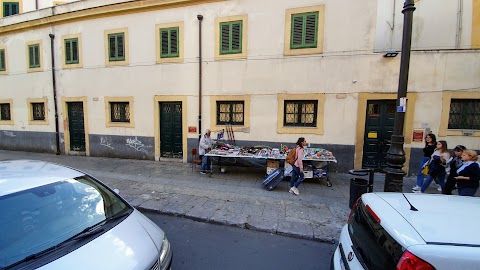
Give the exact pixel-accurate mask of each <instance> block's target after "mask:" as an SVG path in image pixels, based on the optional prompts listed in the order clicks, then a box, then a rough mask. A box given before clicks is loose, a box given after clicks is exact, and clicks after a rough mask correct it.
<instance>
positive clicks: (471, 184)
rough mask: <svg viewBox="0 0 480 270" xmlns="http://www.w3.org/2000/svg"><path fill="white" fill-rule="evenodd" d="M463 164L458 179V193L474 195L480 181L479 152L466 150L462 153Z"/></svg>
mask: <svg viewBox="0 0 480 270" xmlns="http://www.w3.org/2000/svg"><path fill="white" fill-rule="evenodd" d="M462 160H463V165H462V166H461V167H460V168H458V170H457V174H458V176H457V177H455V179H457V187H458V195H460V196H474V195H475V192H477V190H478V186H479V181H480V166H479V165H478V163H477V161H478V154H477V151H475V150H465V151H463V154H462Z"/></svg>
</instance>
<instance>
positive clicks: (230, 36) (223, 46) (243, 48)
mask: <svg viewBox="0 0 480 270" xmlns="http://www.w3.org/2000/svg"><path fill="white" fill-rule="evenodd" d="M247 25H248V16H246V15H243V16H231V17H224V18H216V19H215V60H232V59H246V58H247V51H248V50H247V44H248V41H247V32H248V29H247Z"/></svg>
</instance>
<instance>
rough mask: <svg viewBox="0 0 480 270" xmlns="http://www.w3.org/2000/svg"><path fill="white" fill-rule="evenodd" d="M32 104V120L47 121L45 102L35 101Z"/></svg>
mask: <svg viewBox="0 0 480 270" xmlns="http://www.w3.org/2000/svg"><path fill="white" fill-rule="evenodd" d="M31 105H32V120H33V121H45V103H43V102H38V103H37V102H35V103H31Z"/></svg>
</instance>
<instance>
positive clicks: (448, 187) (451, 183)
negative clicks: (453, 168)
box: [442, 172, 457, 195]
mask: <svg viewBox="0 0 480 270" xmlns="http://www.w3.org/2000/svg"><path fill="white" fill-rule="evenodd" d="M456 176H457V174H456V173H453V172H452V173H450V175H448V178H447V181H446V182H445V187H444V188H443V191H442V194H445V195H452V191H453V190H454V189H455V184H456V183H457V180H456V179H455V178H454V177H456Z"/></svg>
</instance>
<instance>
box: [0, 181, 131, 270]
mask: <svg viewBox="0 0 480 270" xmlns="http://www.w3.org/2000/svg"><path fill="white" fill-rule="evenodd" d="M127 211H129V207H128V206H127V205H126V204H125V203H124V202H123V201H122V200H121V199H120V198H119V197H118V196H117V195H116V194H114V193H113V192H111V191H110V190H108V189H107V188H105V187H104V186H103V185H102V184H100V183H99V182H97V181H95V180H93V179H92V178H90V177H88V176H81V177H77V178H75V179H66V180H64V181H60V182H55V183H52V184H48V185H44V186H39V187H35V188H32V189H28V190H24V191H20V192H17V193H13V194H9V195H6V196H2V197H0V217H1V219H0V268H3V267H7V266H9V265H11V264H15V263H17V262H19V261H22V260H23V259H25V258H26V257H28V256H30V255H32V254H37V253H39V252H42V251H44V250H47V249H49V248H52V247H54V246H56V245H58V244H60V243H62V242H64V241H66V240H68V239H70V238H72V237H74V236H75V235H77V234H79V233H80V232H82V231H84V230H85V229H87V228H89V227H92V226H94V225H96V224H98V223H100V222H103V221H105V220H106V219H108V218H111V217H114V216H118V215H121V214H123V213H126V212H127Z"/></svg>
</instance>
